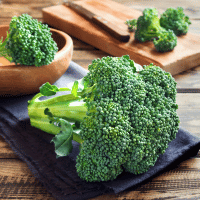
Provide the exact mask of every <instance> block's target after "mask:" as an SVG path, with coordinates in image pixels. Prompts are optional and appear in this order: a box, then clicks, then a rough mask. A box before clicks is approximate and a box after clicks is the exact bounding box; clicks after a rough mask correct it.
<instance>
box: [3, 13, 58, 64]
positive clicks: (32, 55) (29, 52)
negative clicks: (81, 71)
mask: <svg viewBox="0 0 200 200" xmlns="http://www.w3.org/2000/svg"><path fill="white" fill-rule="evenodd" d="M57 51H58V47H57V44H56V42H55V41H54V40H53V38H52V37H51V32H50V28H49V27H48V26H47V25H44V24H42V23H41V22H39V21H38V20H36V19H32V17H31V16H29V15H28V14H22V15H21V16H19V17H13V18H12V20H11V22H10V25H9V33H8V35H7V38H6V39H5V41H4V42H3V43H2V42H1V44H0V54H1V55H2V56H4V57H5V58H7V59H8V60H9V61H11V62H14V63H15V64H21V65H29V66H31V65H34V66H37V67H38V66H42V65H48V64H50V63H51V62H52V61H53V60H54V56H55V54H56V52H57Z"/></svg>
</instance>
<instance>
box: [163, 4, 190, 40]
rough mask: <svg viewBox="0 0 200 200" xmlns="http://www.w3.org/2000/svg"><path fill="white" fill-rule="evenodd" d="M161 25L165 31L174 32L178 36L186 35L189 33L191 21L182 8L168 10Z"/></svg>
mask: <svg viewBox="0 0 200 200" xmlns="http://www.w3.org/2000/svg"><path fill="white" fill-rule="evenodd" d="M160 24H161V26H162V27H164V28H165V29H167V30H168V29H170V30H173V31H174V33H175V34H176V35H177V36H178V35H185V34H186V33H187V32H188V29H189V25H190V24H191V21H190V20H189V17H188V16H186V15H185V13H184V10H183V8H182V7H178V8H177V9H176V8H168V9H167V10H166V11H165V12H164V13H163V14H162V15H161V17H160Z"/></svg>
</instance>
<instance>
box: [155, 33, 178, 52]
mask: <svg viewBox="0 0 200 200" xmlns="http://www.w3.org/2000/svg"><path fill="white" fill-rule="evenodd" d="M153 43H154V46H155V48H156V50H157V51H158V52H167V51H171V50H173V49H174V47H175V46H176V45H177V37H176V35H175V33H174V32H173V31H172V30H168V31H167V32H162V33H161V34H160V35H159V36H158V38H154V40H153Z"/></svg>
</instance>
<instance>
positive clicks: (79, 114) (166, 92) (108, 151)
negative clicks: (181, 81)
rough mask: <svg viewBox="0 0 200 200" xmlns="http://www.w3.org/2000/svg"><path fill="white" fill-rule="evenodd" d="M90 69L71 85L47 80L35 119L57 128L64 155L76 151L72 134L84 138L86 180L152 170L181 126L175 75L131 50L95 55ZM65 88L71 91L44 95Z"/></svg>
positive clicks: (81, 158)
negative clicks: (139, 60)
mask: <svg viewBox="0 0 200 200" xmlns="http://www.w3.org/2000/svg"><path fill="white" fill-rule="evenodd" d="M88 69H89V72H88V74H87V75H86V76H85V77H84V78H83V79H82V80H80V81H75V82H74V84H72V85H70V86H69V87H68V88H60V89H59V88H57V87H56V86H51V85H50V84H49V83H46V84H44V85H43V86H42V87H41V88H40V93H38V94H37V95H36V96H35V97H34V98H33V99H32V100H30V101H29V103H28V112H29V117H30V121H31V125H32V126H34V127H37V128H39V129H41V130H44V131H46V132H48V133H52V134H55V139H53V141H54V143H55V147H56V153H57V155H58V156H66V155H68V154H69V153H70V152H71V150H72V144H71V141H72V140H75V141H77V142H78V143H80V152H79V154H78V156H77V159H76V169H77V173H78V175H79V177H80V178H81V179H83V180H86V181H89V182H93V181H108V180H113V179H116V178H117V176H118V175H119V174H121V173H122V172H123V171H127V172H130V173H134V174H140V173H144V172H146V171H148V170H149V168H150V167H152V166H154V165H155V163H156V161H157V159H158V157H159V155H161V154H163V153H164V152H165V150H166V149H167V147H168V144H169V142H170V141H172V140H173V139H175V137H176V133H177V132H178V128H179V117H178V115H177V112H176V110H177V108H178V106H177V104H176V82H175V80H174V78H173V77H172V76H171V74H170V73H168V72H165V71H163V70H162V69H161V68H160V67H158V66H155V65H153V64H150V65H148V66H143V67H141V66H140V65H138V64H136V63H134V61H133V60H131V59H130V58H129V56H122V57H103V58H102V59H95V60H93V62H92V64H91V65H89V67H88ZM64 90H66V91H71V93H70V94H65V95H59V96H55V97H52V98H50V99H47V100H42V101H41V100H39V98H40V97H41V96H51V95H53V94H56V93H57V92H58V91H64ZM49 121H50V122H51V123H49ZM69 122H70V124H71V125H70V124H69Z"/></svg>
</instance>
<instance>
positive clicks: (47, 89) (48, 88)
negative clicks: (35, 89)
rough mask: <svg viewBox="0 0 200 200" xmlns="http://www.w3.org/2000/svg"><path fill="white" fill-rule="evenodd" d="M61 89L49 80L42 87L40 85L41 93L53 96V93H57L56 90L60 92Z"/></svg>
mask: <svg viewBox="0 0 200 200" xmlns="http://www.w3.org/2000/svg"><path fill="white" fill-rule="evenodd" d="M58 91H59V89H58V87H57V86H55V85H51V84H50V83H49V82H47V83H44V84H43V85H42V86H41V87H40V93H41V94H42V95H44V96H51V95H55V94H56V92H58Z"/></svg>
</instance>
